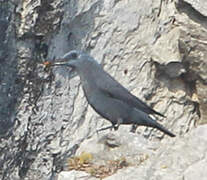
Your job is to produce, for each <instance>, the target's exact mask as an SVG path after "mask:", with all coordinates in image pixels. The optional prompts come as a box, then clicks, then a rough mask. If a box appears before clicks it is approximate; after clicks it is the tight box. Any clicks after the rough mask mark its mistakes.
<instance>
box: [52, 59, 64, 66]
mask: <svg viewBox="0 0 207 180" xmlns="http://www.w3.org/2000/svg"><path fill="white" fill-rule="evenodd" d="M51 66H67V61H66V60H65V59H58V60H57V61H56V62H52V63H51Z"/></svg>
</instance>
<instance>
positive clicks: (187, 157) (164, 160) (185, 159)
mask: <svg viewBox="0 0 207 180" xmlns="http://www.w3.org/2000/svg"><path fill="white" fill-rule="evenodd" d="M116 135H117V136H116V138H115V139H116V140H117V141H120V142H121V144H120V146H117V147H113V148H109V146H108V145H105V149H104V151H102V150H100V149H101V147H100V146H102V145H103V144H100V142H99V143H96V141H95V139H93V141H88V142H87V145H86V144H84V143H83V144H82V145H81V146H80V149H79V151H83V150H84V151H87V152H90V153H92V154H93V156H94V158H95V162H96V163H97V162H98V161H100V160H101V158H103V159H104V160H107V159H108V157H109V156H111V157H110V158H109V159H111V160H112V159H118V158H119V156H120V155H121V156H125V158H126V161H129V162H130V165H129V167H125V168H123V169H120V170H118V171H117V173H115V174H114V175H112V176H109V177H106V178H104V179H106V180H114V179H121V180H128V179H129V180H130V179H133V180H135V179H163V180H164V179H167V180H173V179H176V180H182V179H195V178H198V179H206V176H207V172H206V171H205V170H204V169H205V168H204V167H205V166H206V165H207V159H206V150H207V147H206V145H205V144H206V143H207V138H206V136H207V126H206V125H205V126H200V127H198V128H196V129H194V130H192V131H191V132H190V133H189V134H187V135H185V136H184V137H182V138H174V139H167V140H164V141H163V142H161V143H159V145H158V144H152V143H151V142H146V140H145V139H144V138H143V137H141V136H140V135H134V136H128V135H126V136H125V135H124V136H123V133H120V134H119V133H117V134H116ZM121 135H122V136H121ZM127 138H128V139H127ZM167 141H168V146H166V142H167ZM94 145H95V146H94ZM92 146H93V147H94V148H93V149H92V148H91V147H92ZM123 149H124V150H123ZM135 149H136V152H135V151H134V150H135ZM103 152H105V153H103ZM123 152H124V154H122V153H123ZM79 153H80V152H78V151H77V154H79ZM143 154H145V155H146V154H147V155H148V156H147V158H145V159H140V158H141V155H143ZM96 157H99V160H97V159H96ZM132 157H133V158H132ZM103 159H102V160H103ZM132 159H133V161H131V160H132ZM140 160H141V161H140ZM75 172H76V173H75ZM82 173H83V172H81V171H70V172H63V173H61V174H60V175H59V179H58V180H64V178H70V177H72V176H71V175H72V174H73V176H75V177H77V179H79V178H80V175H81V174H82ZM63 175H64V176H63ZM63 177H64V178H63ZM87 178H88V179H90V178H91V179H93V178H94V177H91V176H90V174H88V176H87ZM87 178H86V179H87ZM80 179H81V178H80Z"/></svg>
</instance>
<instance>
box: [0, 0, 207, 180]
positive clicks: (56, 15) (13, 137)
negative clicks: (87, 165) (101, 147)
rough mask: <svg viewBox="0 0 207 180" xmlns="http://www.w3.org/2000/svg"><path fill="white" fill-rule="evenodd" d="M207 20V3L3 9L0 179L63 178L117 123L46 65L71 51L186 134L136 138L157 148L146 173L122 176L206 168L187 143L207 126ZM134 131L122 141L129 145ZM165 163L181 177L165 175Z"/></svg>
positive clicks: (48, 1)
mask: <svg viewBox="0 0 207 180" xmlns="http://www.w3.org/2000/svg"><path fill="white" fill-rule="evenodd" d="M206 14H207V13H206V2H205V0H203V1H202V0H200V1H190V0H168V1H163V0H140V1H137V0H129V1H124V0H119V1H117V0H93V1H92V0H78V1H77V0H71V1H67V0H44V1H40V0H27V1H25V0H22V1H15V0H13V1H12V0H11V1H0V28H1V33H0V46H1V49H0V64H1V66H0V97H1V98H0V138H1V139H0V142H1V144H0V178H1V179H3V180H5V179H12V180H13V179H34V180H36V179H55V177H57V175H58V173H59V172H61V171H62V170H63V169H65V168H64V166H65V160H66V159H67V158H68V157H70V156H72V155H74V154H75V153H76V151H77V150H78V149H79V146H80V145H81V143H87V141H86V139H87V138H89V137H91V138H92V139H93V138H94V136H95V135H93V134H94V132H95V130H96V129H97V128H100V127H102V126H104V125H107V124H108V122H107V121H105V120H103V119H102V118H100V116H98V115H97V114H96V113H95V112H94V111H93V110H92V109H91V107H89V106H88V104H87V102H86V99H85V97H84V95H83V91H82V89H81V85H80V81H79V78H78V77H75V78H73V79H70V74H68V73H66V70H65V69H64V68H55V69H54V70H53V71H51V70H44V67H43V66H42V65H41V63H42V62H43V61H44V60H45V59H51V60H53V59H54V58H57V57H60V56H61V55H63V54H64V53H65V52H67V51H69V50H71V49H82V50H84V51H86V52H87V53H90V54H91V55H92V56H93V57H94V58H95V59H97V61H98V62H100V63H101V64H102V65H103V67H104V69H105V70H106V71H107V72H109V73H110V74H111V75H112V76H114V77H115V78H116V79H117V80H118V81H119V82H121V83H122V84H123V85H124V86H125V87H126V88H128V89H129V90H130V91H131V92H132V93H133V94H135V95H136V96H138V97H139V98H141V99H142V100H144V101H146V102H147V103H148V104H149V105H150V106H152V107H153V108H155V109H156V110H157V111H160V112H161V113H164V114H165V115H166V116H167V118H166V119H160V118H159V119H158V120H159V121H161V123H162V124H163V125H165V126H166V127H168V128H169V129H170V130H172V131H173V132H174V133H175V134H177V137H176V139H173V140H169V138H166V137H165V138H163V135H162V133H160V132H158V131H156V130H152V129H150V128H138V134H141V135H137V134H135V135H134V138H135V137H137V136H139V138H143V137H142V136H143V135H144V137H145V138H148V140H146V139H145V140H144V141H146V142H142V141H141V143H142V146H144V147H143V148H145V146H146V148H147V147H148V146H147V145H146V144H148V143H150V144H153V145H154V143H155V144H157V146H158V149H157V150H156V151H155V155H153V158H150V159H149V160H148V163H147V164H143V165H142V166H139V167H130V168H129V169H128V168H127V169H126V172H128V173H125V172H123V171H124V170H123V171H122V170H120V172H118V173H117V176H118V174H119V173H120V174H122V173H125V174H126V177H128V178H130V175H129V174H130V173H129V172H132V171H133V172H134V171H135V169H136V172H140V173H142V174H140V177H142V176H143V179H144V178H146V177H147V179H149V177H150V178H151V179H156V178H158V177H159V179H160V178H164V179H166V178H165V176H166V174H169V173H173V175H174V176H168V177H169V178H170V177H174V179H176V178H177V179H179V178H180V177H184V178H186V179H189V178H190V177H194V175H197V174H195V173H194V172H193V169H194V167H195V168H198V167H199V168H202V167H203V166H204V165H205V162H206V161H205V158H203V161H197V160H198V159H199V157H200V154H199V153H200V151H199V152H197V151H194V150H193V149H192V148H191V147H188V146H187V145H186V144H190V142H189V139H188V137H191V136H193V135H192V134H189V130H191V129H194V128H195V125H197V124H205V123H206V122H207V121H206V119H207V112H206V108H207V100H206V97H207V96H206V94H207V88H206V83H207V62H206V59H207V46H206V43H207V21H206V20H207V18H206ZM54 74H55V75H54ZM129 129H130V127H129V126H126V127H121V130H120V131H119V132H118V133H120V136H126V137H127V136H128V137H127V138H130V137H131V133H128V132H129ZM195 131H196V132H197V131H198V130H195ZM92 135H93V136H92ZM159 140H162V141H161V143H159ZM177 141H178V142H179V143H180V146H179V144H178V146H175V144H176V142H177ZM181 142H182V143H181ZM182 144H183V146H182ZM184 145H186V146H184ZM189 146H190V145H189ZM196 146H198V145H196ZM135 147H136V146H135ZM184 147H185V149H186V151H185V152H189V153H186V154H184V152H183V151H184V150H183V149H184ZM200 147H201V148H203V149H205V148H206V144H205V143H203V144H202V145H201V146H200ZM79 151H80V149H79ZM134 151H135V152H136V149H135V150H134ZM125 152H126V150H123V151H122V153H123V154H125ZM138 152H139V151H138ZM175 152H176V153H177V156H176V153H175ZM192 153H194V154H195V155H194V156H193V158H194V159H191V154H192ZM166 154H169V155H168V156H167V155H166ZM162 155H163V156H164V157H165V158H166V161H169V162H171V165H173V171H170V170H168V169H164V170H163V169H159V168H160V165H162V164H159V163H162V161H160V158H159V157H160V156H162ZM183 155H185V160H186V159H189V161H188V162H189V163H188V164H187V165H186V164H185V162H186V161H187V160H186V161H184V162H183V164H181V165H179V163H176V161H178V162H179V160H180V158H179V157H182V156H183ZM201 159H202V158H201ZM180 161H181V160H180ZM152 166H153V168H152ZM183 166H184V167H183ZM150 167H151V169H152V170H149V169H150ZM156 168H157V169H156ZM169 171H170V172H169ZM136 172H135V173H136ZM146 174H147V176H145V175H146ZM132 175H133V174H132ZM122 176H123V175H122ZM71 177H72V175H71ZM109 178H116V175H113V176H111V177H109ZM131 179H133V177H132V176H131Z"/></svg>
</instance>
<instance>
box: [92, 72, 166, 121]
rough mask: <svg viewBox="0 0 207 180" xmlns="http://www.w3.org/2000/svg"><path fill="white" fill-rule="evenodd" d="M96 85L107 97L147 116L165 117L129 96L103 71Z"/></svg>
mask: <svg viewBox="0 0 207 180" xmlns="http://www.w3.org/2000/svg"><path fill="white" fill-rule="evenodd" d="M96 79H97V78H96ZM96 85H97V87H98V88H99V89H100V90H101V91H103V92H104V93H106V94H107V95H108V96H111V97H113V98H116V99H119V100H121V101H124V102H126V103H127V104H129V105H131V106H133V107H135V108H137V109H139V110H141V111H143V112H145V113H147V114H157V115H159V116H162V117H165V116H164V115H162V114H161V113H159V112H157V111H155V110H154V109H152V108H151V107H149V106H148V105H147V104H146V103H144V102H143V101H141V100H140V99H139V98H137V97H136V96H134V95H133V94H131V93H130V92H129V91H128V90H127V89H126V88H124V87H123V86H122V85H121V84H120V83H119V82H117V81H116V80H115V79H114V78H113V77H112V76H110V75H109V74H108V73H107V72H105V71H104V70H103V72H102V76H101V77H100V78H98V79H97V82H96Z"/></svg>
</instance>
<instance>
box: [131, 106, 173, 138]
mask: <svg viewBox="0 0 207 180" xmlns="http://www.w3.org/2000/svg"><path fill="white" fill-rule="evenodd" d="M132 119H133V123H135V124H137V125H143V126H148V127H153V128H156V129H159V130H160V131H162V132H163V133H165V134H167V135H168V136H170V137H175V135H174V134H173V133H172V132H170V131H169V130H167V129H166V128H165V127H164V126H162V125H161V124H159V123H158V122H157V121H155V120H154V119H152V118H151V117H150V116H148V114H146V113H145V112H142V111H139V110H137V109H136V110H135V111H134V112H133V113H132Z"/></svg>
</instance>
